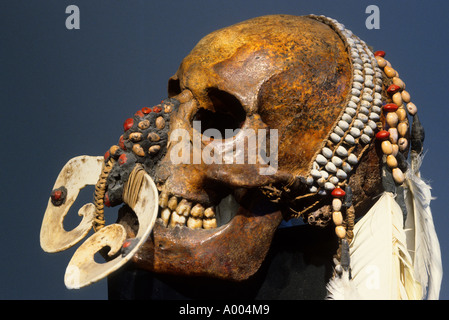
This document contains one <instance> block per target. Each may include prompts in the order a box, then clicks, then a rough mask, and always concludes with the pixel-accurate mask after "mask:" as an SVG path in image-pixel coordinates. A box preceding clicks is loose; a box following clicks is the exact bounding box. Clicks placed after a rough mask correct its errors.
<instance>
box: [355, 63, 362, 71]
mask: <svg viewBox="0 0 449 320" xmlns="http://www.w3.org/2000/svg"><path fill="white" fill-rule="evenodd" d="M353 67H354V69H357V70H363V67H362V65H361V64H359V63H354V65H353Z"/></svg>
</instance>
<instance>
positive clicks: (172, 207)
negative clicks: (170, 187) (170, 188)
mask: <svg viewBox="0 0 449 320" xmlns="http://www.w3.org/2000/svg"><path fill="white" fill-rule="evenodd" d="M177 206H178V199H176V197H175V196H173V197H171V198H170V200H168V207H169V208H170V210H176V207H177Z"/></svg>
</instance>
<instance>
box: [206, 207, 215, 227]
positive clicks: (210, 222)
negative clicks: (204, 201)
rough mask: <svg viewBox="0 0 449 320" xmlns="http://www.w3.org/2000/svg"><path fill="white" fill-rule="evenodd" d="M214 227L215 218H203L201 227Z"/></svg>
mask: <svg viewBox="0 0 449 320" xmlns="http://www.w3.org/2000/svg"><path fill="white" fill-rule="evenodd" d="M206 210H207V209H206ZM216 227H217V220H216V219H215V218H212V219H204V220H203V228H204V229H213V228H216Z"/></svg>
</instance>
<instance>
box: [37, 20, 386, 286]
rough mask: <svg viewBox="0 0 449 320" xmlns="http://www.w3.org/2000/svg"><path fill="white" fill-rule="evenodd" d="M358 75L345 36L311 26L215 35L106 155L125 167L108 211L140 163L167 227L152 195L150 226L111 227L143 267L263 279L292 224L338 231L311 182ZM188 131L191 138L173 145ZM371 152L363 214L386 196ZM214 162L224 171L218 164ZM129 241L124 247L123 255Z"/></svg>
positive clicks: (359, 181)
mask: <svg viewBox="0 0 449 320" xmlns="http://www.w3.org/2000/svg"><path fill="white" fill-rule="evenodd" d="M352 68H353V65H352V63H351V57H350V52H348V50H347V44H346V43H345V41H343V39H342V38H341V35H340V34H338V33H337V32H336V31H335V30H334V29H333V28H331V27H330V26H329V25H328V24H326V23H323V22H322V21H320V20H319V19H314V18H311V17H296V16H288V15H275V16H264V17H259V18H255V19H251V20H248V21H244V22H242V23H239V24H236V25H233V26H230V27H227V28H224V29H221V30H218V31H215V32H213V33H211V34H209V35H207V36H206V37H204V38H203V39H202V40H201V41H200V42H199V43H198V44H197V45H196V46H195V47H194V48H193V50H192V51H191V52H190V54H189V55H188V56H187V57H185V58H184V60H183V61H182V63H181V65H180V67H179V69H178V71H177V72H176V74H175V75H174V76H173V77H171V78H170V80H169V85H168V92H169V99H167V100H165V101H164V102H163V103H162V105H161V106H157V107H156V108H153V112H151V110H149V108H145V110H144V109H142V110H141V111H138V112H137V113H136V114H135V115H134V118H131V119H128V120H129V121H128V120H127V121H126V122H125V133H124V134H123V136H122V137H121V138H120V141H119V146H114V147H112V148H111V149H110V151H108V152H107V156H106V155H105V159H106V161H109V160H110V159H111V158H115V159H116V160H117V163H118V164H117V163H116V164H114V167H113V168H112V169H111V171H110V173H109V176H108V178H107V182H106V183H105V182H102V183H101V186H102V187H104V186H105V185H106V188H107V192H105V193H104V194H103V195H102V197H101V199H99V203H103V201H104V202H105V203H110V204H113V205H114V204H117V203H121V202H122V200H123V201H124V202H126V203H127V204H128V205H129V204H130V203H129V202H127V201H125V200H124V198H125V197H124V196H123V195H122V192H123V188H124V186H127V187H126V188H128V187H129V184H128V181H126V179H128V177H129V176H130V171H131V169H132V168H133V165H134V164H136V162H137V163H139V168H144V169H145V170H146V172H147V174H149V175H151V176H152V178H153V180H154V182H155V183H156V186H157V189H158V191H159V213H158V219H157V221H156V222H154V220H156V219H155V218H156V217H152V218H148V219H144V218H142V217H143V216H144V213H145V212H147V211H148V212H150V211H151V212H153V211H154V212H155V211H156V208H152V209H151V210H150V209H148V210H144V209H145V204H146V202H145V199H144V198H143V196H140V197H137V203H135V201H133V204H134V205H131V207H133V208H138V209H139V210H138V211H139V214H137V216H138V217H136V215H134V214H133V213H132V211H133V210H129V207H128V206H124V207H122V209H121V210H120V212H119V219H118V223H119V224H120V225H121V226H120V227H117V226H116V225H115V226H114V227H111V228H110V230H112V229H114V228H115V229H117V230H119V231H120V237H121V238H124V237H125V235H124V233H126V238H135V237H137V238H139V239H138V242H139V246H140V247H139V248H137V247H133V246H131V247H132V250H131V251H130V252H132V254H131V255H130V256H132V259H131V260H132V262H133V263H134V264H135V265H137V266H138V267H140V268H143V269H147V270H150V271H154V272H158V273H168V274H176V275H187V276H207V277H214V278H220V279H228V280H236V281H240V280H244V279H247V278H249V277H250V276H251V275H253V274H254V273H255V272H257V270H258V269H259V267H260V265H261V263H262V262H263V261H264V259H265V256H266V254H267V252H268V250H269V248H270V244H271V241H272V238H273V235H274V233H275V232H276V230H277V228H278V226H279V224H280V223H281V222H282V220H283V219H285V220H288V219H291V218H299V217H301V218H303V219H304V220H306V221H307V222H308V223H310V224H314V225H318V226H326V225H327V223H328V222H329V220H330V213H331V203H330V199H328V198H326V197H322V196H321V195H320V194H318V193H316V192H311V190H310V188H309V186H308V182H307V177H308V174H309V173H310V170H311V168H312V166H313V163H314V159H315V157H316V155H317V153H319V152H320V150H321V149H322V148H323V147H324V146H325V143H326V141H327V137H328V136H329V132H330V131H331V130H332V129H333V128H334V126H335V122H336V119H338V118H339V116H340V115H341V114H342V112H343V109H344V107H345V105H346V102H347V100H348V97H349V95H350V92H351V88H352V87H351V86H352V80H353V79H352V78H353V70H352ZM155 110H156V111H155ZM176 132H183V133H185V136H186V137H187V139H185V140H183V137H184V136H181V137H180V138H181V141H179V139H178V140H177V139H176V138H175V139H172V138H173V136H176V135H175V134H174V133H176ZM211 132H212V133H211ZM177 137H178V138H179V136H177ZM195 138H196V139H195ZM254 141H256V142H257V143H256V145H254ZM259 141H264V142H265V144H260V143H259ZM268 141H269V143H268ZM273 142H274V144H273ZM180 147H182V148H180ZM366 147H367V150H366V152H365V153H364V154H363V161H360V162H359V163H358V165H357V166H355V168H354V170H353V171H352V172H351V176H350V177H349V178H348V179H349V183H350V185H351V187H352V193H353V199H354V200H353V202H354V207H355V210H356V212H357V213H358V214H360V215H362V214H364V213H365V212H366V210H367V208H369V207H370V206H371V205H372V203H373V199H372V196H373V195H375V194H377V193H378V192H379V190H380V189H381V183H380V161H379V160H380V158H379V154H378V150H376V148H375V145H374V144H371V145H370V144H368V145H367V146H366ZM229 151H231V152H230V153H228V152H229ZM254 151H255V152H256V153H252V152H254ZM211 152H212V153H213V159H215V160H217V159H218V160H219V161H212V162H211V161H208V160H206V159H207V158H208V156H209V157H210V155H211ZM268 154H269V155H270V156H267V155H268ZM119 155H120V157H119ZM252 155H255V158H256V161H252V160H251V159H252V158H251V157H252ZM272 156H274V157H272ZM179 158H182V159H184V160H187V161H178V160H179ZM261 159H262V160H261ZM267 159H268V161H267ZM91 160H92V159H91ZM94 160H95V161H94ZM86 161H87V160H85V159H82V161H81V162H83V163H85V162H86ZM92 161H94V162H95V163H97V162H99V161H100V162H101V159H100V160H99V159H93V160H92ZM76 164H77V165H78V164H79V163H76ZM267 165H268V166H267ZM111 166H112V165H111ZM124 168H126V169H124ZM109 169H110V168H108V170H109ZM98 170H100V166H99V165H98V164H97V165H96V167H95V170H94V171H95V172H96V174H97V175H98V173H97V172H98ZM126 170H128V171H126ZM139 170H140V169H139ZM140 171H142V170H140ZM66 176H67V174H66ZM140 177H141V176H140ZM144 180H145V181H146V188H144V189H145V190H146V192H147V194H148V195H149V196H148V198H151V199H155V198H156V197H157V195H155V194H156V193H157V191H156V186H153V182H152V181H150V179H148V178H145V179H144ZM59 187H61V186H59V185H55V190H56V188H59ZM75 189H76V188H75ZM130 189H132V188H131V187H130ZM58 194H59V193H58ZM75 198H76V195H75ZM69 200H73V199H71V198H70V199H69ZM67 202H68V203H72V202H73V201H67ZM54 206H56V204H54V203H53V204H50V203H49V208H50V211H52V210H56V211H58V210H59V209H60V210H59V211H58V212H59V213H58V214H60V215H62V218H63V216H64V215H65V214H66V212H67V210H68V208H66V207H64V205H63V207H62V208H59V209H58V208H54ZM147 207H148V208H149V207H150V206H149V205H148V206H147ZM153 209H154V210H153ZM86 210H87V209H86ZM150 215H151V214H150ZM50 216H51V214H50V213H49V214H48V215H47V214H46V218H45V219H44V223H46V221H47V220H48V219H50V218H51V217H50ZM139 217H140V218H139ZM47 218H48V219H47ZM92 219H93V215H92V214H91V213H90V214H89V221H88V222H86V223H85V224H83V228H81V229H82V230H81V231H82V232H81V231H80V232H76V234H75V235H74V236H73V237H72V238H73V239H70V241H63V243H64V246H62V245H60V244H59V243H58V244H57V245H55V246H54V247H55V248H53V247H52V248H51V249H52V250H53V251H57V250H59V249H61V248H63V247H64V248H65V244H66V243H70V245H73V243H74V242H76V241H79V239H80V238H81V237H84V235H85V234H86V232H87V231H88V230H89V228H90V225H91V223H93V222H92ZM61 221H62V220H61ZM139 224H140V225H139ZM153 224H154V228H153ZM142 226H144V228H142ZM56 227H57V228H56V229H58V228H59V229H60V226H59V225H58V226H56ZM122 227H123V228H122ZM151 228H153V231H152V236H151V237H149V238H148V240H146V241H144V240H143V238H145V239H146V237H147V236H148V234H149V232H150V231H151ZM141 229H145V230H141ZM42 230H43V232H42V233H41V234H43V235H44V237H43V239H44V241H43V242H44V243H50V242H51V241H52V239H51V237H52V235H51V232H50V233H49V232H48V230H49V229H48V228H45V227H44V225H43V229H42ZM65 234H66V233H62V237H63V235H65ZM105 234H106V232H105ZM75 236H76V237H75ZM93 240H95V238H94V239H93ZM91 242H92V243H95V241H91ZM121 242H122V241H118V242H117V241H115V242H114V243H113V246H114V248H115V249H114V250H113V251H114V254H115V253H116V252H117V250H119V249H118V248H119V247H120V243H121ZM128 243H129V242H128ZM142 243H143V245H141V244H142ZM109 245H110V246H111V245H112V242H111V243H109ZM92 247H95V246H92ZM43 248H45V245H44V246H43ZM95 250H96V249H95ZM122 250H123V248H122ZM128 253H129V252H128ZM89 254H90V255H92V253H91V252H90V253H89ZM122 254H124V253H123V252H122ZM77 257H78V258H77V259H75V260H79V261H81V260H82V258H84V257H83V256H82V257H81V258H79V255H78V256H77ZM129 258H130V257H129ZM127 259H128V258H127ZM127 259H124V260H123V262H120V265H122V264H123V263H125V262H126V261H128V260H127ZM125 260H126V261H125ZM80 265H81V263H80ZM118 266H119V264H117V268H118ZM98 273H99V274H101V275H102V276H103V275H104V274H106V273H105V272H103V270H102V271H101V272H98ZM69 278H70V277H69ZM72 278H73V277H72ZM89 281H90V282H91V281H93V280H92V279H90V280H89ZM89 281H87V280H86V283H90V282H89Z"/></svg>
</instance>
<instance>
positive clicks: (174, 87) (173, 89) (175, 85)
mask: <svg viewBox="0 0 449 320" xmlns="http://www.w3.org/2000/svg"><path fill="white" fill-rule="evenodd" d="M180 93H181V85H180V83H179V79H178V78H175V77H171V78H170V79H169V80H168V97H169V98H172V97H174V96H176V95H178V94H180Z"/></svg>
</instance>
